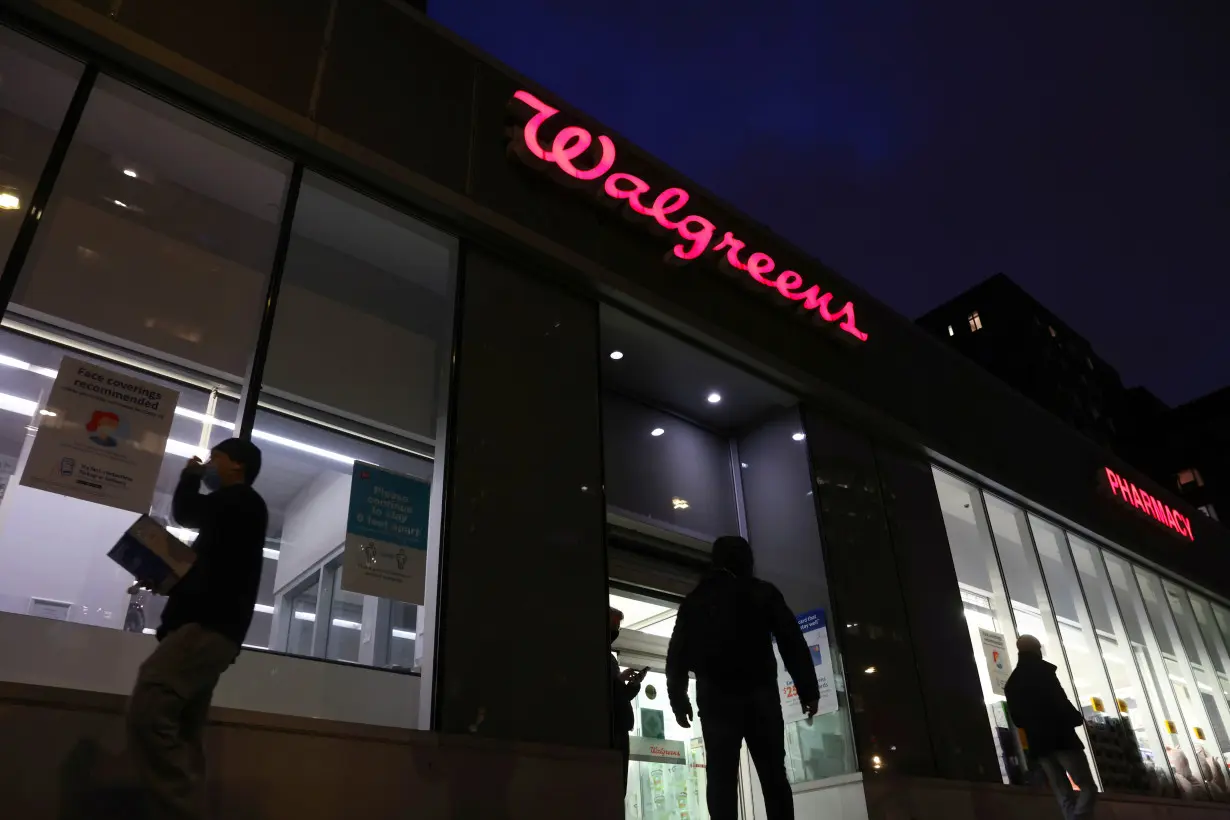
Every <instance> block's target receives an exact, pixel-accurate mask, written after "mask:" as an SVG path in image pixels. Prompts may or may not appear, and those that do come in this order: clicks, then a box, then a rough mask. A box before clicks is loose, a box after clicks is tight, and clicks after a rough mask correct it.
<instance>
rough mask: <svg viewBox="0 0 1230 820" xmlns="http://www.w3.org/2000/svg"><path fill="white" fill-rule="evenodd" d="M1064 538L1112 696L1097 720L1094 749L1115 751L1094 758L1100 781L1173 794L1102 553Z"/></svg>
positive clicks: (1070, 537) (1162, 748)
mask: <svg viewBox="0 0 1230 820" xmlns="http://www.w3.org/2000/svg"><path fill="white" fill-rule="evenodd" d="M1068 542H1069V544H1070V545H1071V547H1072V558H1073V561H1074V563H1075V566H1076V570H1077V572H1078V573H1079V575H1080V581H1081V586H1082V587H1083V588H1084V591H1085V597H1086V600H1087V601H1088V604H1089V614H1090V617H1091V618H1092V619H1093V626H1094V629H1095V630H1096V633H1097V645H1098V648H1099V650H1100V652H1101V657H1102V661H1103V662H1104V663H1105V667H1106V671H1107V674H1108V675H1109V676H1110V683H1111V688H1112V689H1113V691H1114V696H1115V700H1114V702H1113V703H1112V702H1111V701H1106V703H1105V707H1106V708H1105V712H1104V713H1102V714H1101V719H1100V720H1098V721H1097V723H1098V729H1097V730H1096V732H1097V734H1099V735H1100V741H1099V743H1098V745H1097V746H1095V751H1097V750H1112V749H1116V748H1117V749H1118V751H1119V754H1118V755H1116V756H1115V757H1113V758H1108V759H1105V760H1102V759H1099V766H1100V768H1101V769H1102V771H1103V780H1104V782H1106V783H1107V787H1108V788H1116V789H1124V790H1130V791H1138V792H1145V793H1148V794H1156V795H1163V796H1173V795H1174V794H1175V792H1176V789H1175V785H1174V778H1173V776H1172V774H1171V770H1170V764H1169V762H1168V761H1167V758H1166V753H1165V744H1164V743H1163V742H1162V736H1161V733H1160V732H1159V730H1158V723H1157V721H1156V718H1155V714H1154V710H1153V706H1152V701H1151V700H1150V697H1149V694H1148V691H1147V690H1146V688H1145V686H1144V682H1143V680H1142V678H1141V676H1140V673H1139V671H1138V670H1137V668H1136V661H1135V657H1134V653H1133V645H1132V642H1131V641H1130V640H1129V638H1128V631H1127V628H1126V627H1125V626H1124V622H1123V618H1122V617H1121V616H1120V614H1119V608H1118V606H1117V604H1116V602H1115V596H1114V592H1113V591H1112V590H1111V586H1110V580H1109V578H1108V577H1107V575H1106V568H1105V566H1104V565H1103V563H1102V555H1101V551H1100V550H1099V549H1098V548H1097V547H1095V546H1093V545H1092V544H1090V543H1088V542H1087V541H1084V540H1082V539H1080V538H1078V537H1076V536H1074V535H1072V534H1071V533H1068ZM1112 716H1117V717H1112Z"/></svg>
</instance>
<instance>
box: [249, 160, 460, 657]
mask: <svg viewBox="0 0 1230 820" xmlns="http://www.w3.org/2000/svg"><path fill="white" fill-rule="evenodd" d="M455 257H456V242H455V240H453V239H452V238H451V237H448V236H446V235H444V234H441V233H439V232H438V231H436V230H434V229H432V228H430V227H429V226H427V225H425V224H423V223H421V222H418V221H417V220H415V219H413V218H411V217H409V216H406V215H405V214H402V213H399V212H397V211H394V210H393V209H391V208H389V207H387V206H385V205H383V204H381V203H378V202H376V201H374V200H372V199H370V198H367V197H365V196H362V195H360V194H359V193H357V192H355V191H353V190H351V189H349V188H345V187H343V186H341V185H338V184H337V183H335V182H333V181H331V180H328V179H326V178H323V177H320V176H318V175H316V174H312V173H310V172H309V173H306V174H305V175H304V179H303V186H302V188H301V191H300V194H299V199H298V203H297V205H296V207H295V215H294V223H293V227H292V233H291V241H290V245H289V247H288V249H287V258H286V267H285V272H284V275H283V281H282V286H281V291H280V294H279V298H278V307H277V311H276V313H275V319H274V327H273V333H272V335H271V338H270V348H269V358H268V361H267V363H266V369H265V380H264V385H263V388H262V391H261V397H260V402H261V405H260V406H261V409H260V410H259V411H258V412H257V415H256V422H255V429H254V431H253V439H254V440H255V441H256V443H257V444H259V445H260V446H261V447H262V449H263V451H264V454H265V462H264V468H263V470H262V472H261V477H260V479H259V480H258V481H257V483H256V489H257V490H259V491H260V492H261V493H262V494H263V495H264V497H265V500H266V502H267V503H268V504H269V508H270V535H271V537H272V538H274V539H276V541H277V546H278V552H279V559H278V561H277V562H276V566H275V567H273V568H272V572H273V575H274V577H273V578H272V579H271V580H269V581H268V583H269V585H270V588H271V589H272V592H273V596H274V599H275V601H276V602H278V603H275V607H279V606H280V607H285V606H287V605H288V599H289V598H291V597H293V596H294V595H295V594H297V593H296V590H297V589H298V585H299V584H301V583H302V581H303V579H304V578H305V574H311V573H315V572H320V573H321V580H320V587H319V588H320V589H321V590H322V593H321V601H320V603H319V604H318V608H319V617H320V621H318V622H317V623H316V624H315V628H316V638H315V640H314V641H313V643H312V644H311V647H310V651H309V652H307V653H305V654H311V655H313V656H315V657H325V658H329V659H332V660H340V661H347V662H351V663H360V664H363V665H365V666H376V667H381V668H387V669H398V670H411V669H417V668H418V667H419V665H420V663H421V660H422V658H421V654H418V655H417V656H416V653H421V647H422V646H423V644H424V643H425V642H420V641H418V640H417V636H418V633H419V632H420V631H421V624H422V619H423V612H422V607H421V602H422V601H423V595H424V584H425V577H424V565H425V559H426V550H427V549H428V543H429V539H430V537H432V536H431V535H430V534H429V531H431V532H434V531H435V530H434V523H433V522H434V521H435V520H436V519H435V516H436V515H437V514H438V513H433V512H432V510H438V509H439V499H438V493H439V486H438V483H437V482H436V480H435V476H436V475H437V465H436V463H435V458H436V457H437V454H438V453H441V452H442V449H443V448H442V447H438V446H437V439H438V437H439V436H440V435H441V433H442V427H441V424H440V419H442V418H443V417H444V413H445V409H446V403H445V402H446V400H447V395H446V393H447V385H448V373H449V370H448V368H449V361H450V356H451V332H452V315H453V303H452V299H453V293H454V261H455ZM364 518H366V521H364ZM376 518H380V519H382V521H383V522H385V523H384V524H381V525H380V526H382V527H383V526H385V525H386V524H387V525H388V526H389V527H393V530H388V529H383V530H381V532H389V533H391V534H389V535H388V537H384V536H378V535H376V534H373V531H372V530H371V529H370V526H368V525H371V526H375V525H374V524H372V522H373V521H375V519H376ZM356 525H359V526H356ZM364 527H368V528H367V529H364ZM280 639H281V636H278V635H274V636H273V640H274V643H273V644H272V645H271V648H273V649H283V648H285V649H287V650H288V651H299V650H296V649H294V648H292V647H293V642H292V641H291V640H290V636H288V637H287V639H286V640H287V644H286V645H285V647H283V646H280V645H278V641H279V640H280Z"/></svg>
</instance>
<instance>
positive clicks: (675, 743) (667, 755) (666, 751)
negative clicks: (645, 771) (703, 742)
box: [628, 735, 688, 766]
mask: <svg viewBox="0 0 1230 820" xmlns="http://www.w3.org/2000/svg"><path fill="white" fill-rule="evenodd" d="M628 752H629V754H628V757H629V758H630V759H632V760H639V761H641V762H643V763H674V764H678V765H680V766H682V765H684V764H685V763H687V762H688V759H687V747H686V746H685V745H684V744H683V741H681V740H662V739H661V738H656V737H641V736H640V735H632V736H631V737H629V738H628Z"/></svg>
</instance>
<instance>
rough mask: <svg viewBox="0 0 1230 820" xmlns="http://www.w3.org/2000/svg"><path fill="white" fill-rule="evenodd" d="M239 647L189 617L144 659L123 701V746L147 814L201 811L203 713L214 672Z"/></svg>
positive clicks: (167, 818) (172, 817)
mask: <svg viewBox="0 0 1230 820" xmlns="http://www.w3.org/2000/svg"><path fill="white" fill-rule="evenodd" d="M238 654H239V647H238V646H236V645H235V644H234V643H233V642H232V641H230V640H229V639H227V638H224V637H223V636H222V635H219V634H218V633H216V632H211V631H209V630H208V629H205V628H203V627H201V626H199V625H197V624H188V625H186V626H182V627H180V628H179V629H177V630H175V631H174V632H172V633H171V634H170V635H167V636H166V637H165V638H164V639H163V640H162V642H161V643H160V644H158V648H157V649H155V650H154V652H153V654H151V655H150V656H149V657H148V658H146V660H145V663H143V664H141V670H140V672H138V673H137V683H136V685H135V686H134V687H133V690H132V696H131V697H130V698H129V700H128V746H129V750H130V751H131V753H132V756H133V759H134V761H135V762H136V766H137V773H138V775H139V776H140V778H141V781H142V785H143V786H144V789H145V794H146V799H147V803H148V806H149V814H148V817H149V820H198V818H203V817H204V816H205V747H204V732H205V720H206V718H207V717H208V715H209V703H210V700H211V699H212V698H213V693H214V687H215V686H216V685H217V684H218V678H220V677H221V676H222V673H223V672H225V671H226V668H227V667H228V666H230V665H231V664H232V663H233V662H234V661H235V658H236V656H237V655H238Z"/></svg>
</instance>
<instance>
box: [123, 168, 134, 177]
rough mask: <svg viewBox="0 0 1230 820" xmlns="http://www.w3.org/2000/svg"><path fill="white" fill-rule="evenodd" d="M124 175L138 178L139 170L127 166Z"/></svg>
mask: <svg viewBox="0 0 1230 820" xmlns="http://www.w3.org/2000/svg"><path fill="white" fill-rule="evenodd" d="M124 176H126V177H132V178H133V179H136V178H137V172H136V171H134V170H132V169H131V168H125V169H124Z"/></svg>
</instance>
